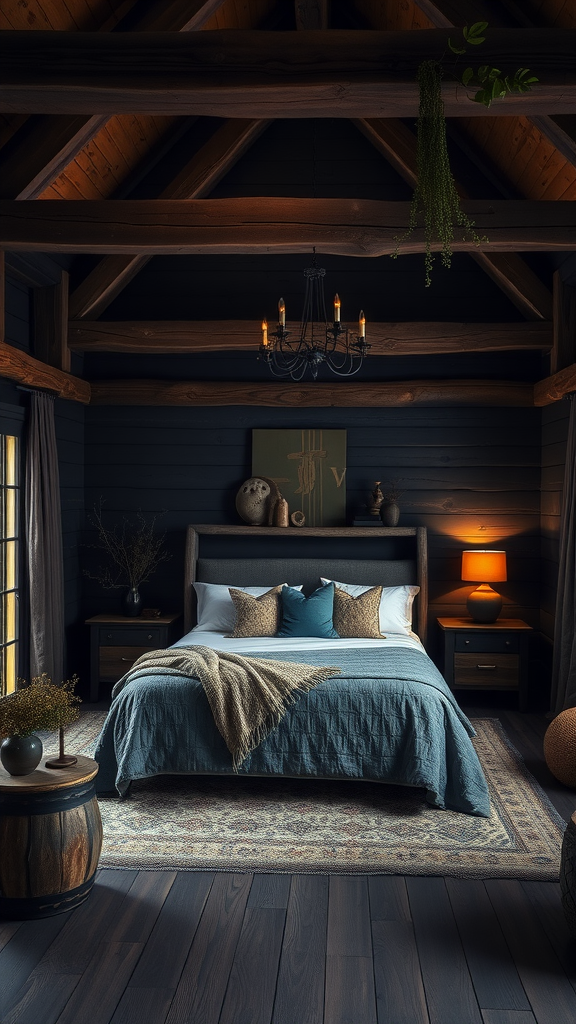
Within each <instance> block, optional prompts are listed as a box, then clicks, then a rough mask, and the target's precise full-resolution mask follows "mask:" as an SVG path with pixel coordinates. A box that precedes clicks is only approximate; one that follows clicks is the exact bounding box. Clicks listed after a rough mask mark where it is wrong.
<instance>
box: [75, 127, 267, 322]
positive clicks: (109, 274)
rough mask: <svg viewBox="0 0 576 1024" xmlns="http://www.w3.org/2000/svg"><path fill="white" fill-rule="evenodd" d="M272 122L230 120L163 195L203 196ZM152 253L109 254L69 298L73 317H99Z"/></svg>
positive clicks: (184, 197)
mask: <svg viewBox="0 0 576 1024" xmlns="http://www.w3.org/2000/svg"><path fill="white" fill-rule="evenodd" d="M269 123H270V122H269V121H246V120H238V121H227V122H226V123H225V124H223V125H222V126H221V127H220V128H218V130H217V131H216V132H215V133H214V135H213V136H212V137H211V138H210V139H209V140H208V142H207V143H206V144H205V145H204V146H202V148H201V149H200V150H199V152H198V153H196V154H195V155H194V156H193V157H192V159H191V160H190V161H189V162H188V163H187V164H186V166H185V167H184V168H183V169H182V170H181V171H180V173H179V174H178V175H177V176H176V177H175V178H174V180H173V181H171V182H170V184H169V185H168V186H167V187H166V188H165V189H164V191H163V192H162V194H161V196H160V198H161V199H172V200H184V199H200V198H201V197H202V196H206V195H208V194H209V192H210V191H211V190H212V189H213V188H214V186H215V185H216V184H217V183H218V182H219V181H220V180H221V178H223V177H224V175H225V174H227V173H228V171H229V170H230V168H231V167H233V165H234V164H235V163H236V162H237V160H239V159H240V157H241V156H242V155H243V154H244V153H245V152H246V150H247V149H248V148H249V147H250V146H251V145H252V143H253V142H254V141H255V140H256V139H257V138H258V137H259V136H260V135H261V134H262V132H263V131H264V130H265V128H267V126H268V124H269ZM149 259H150V257H149V256H146V255H138V256H127V257H122V256H109V257H107V258H105V259H103V260H101V261H100V263H98V264H97V266H96V267H95V268H94V270H93V271H92V272H91V273H90V274H88V276H87V277H86V278H85V279H84V281H82V283H81V284H80V285H78V287H77V288H76V289H75V291H74V292H73V293H72V295H71V297H70V316H71V318H72V319H80V318H81V317H84V316H100V314H101V313H102V312H103V311H104V310H105V309H106V308H107V307H108V306H109V305H110V303H111V302H112V300H113V299H115V298H116V296H117V295H119V294H120V292H121V291H122V290H123V289H124V288H125V287H126V285H127V284H128V283H129V282H130V281H131V280H132V279H133V278H134V277H135V276H136V274H137V273H138V272H139V271H140V270H141V269H142V267H143V266H145V265H146V263H147V262H148V260H149Z"/></svg>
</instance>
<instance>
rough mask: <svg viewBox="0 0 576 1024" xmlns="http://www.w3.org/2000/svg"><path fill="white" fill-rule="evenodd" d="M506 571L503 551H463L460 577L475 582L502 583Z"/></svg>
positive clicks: (505, 577) (505, 576)
mask: <svg viewBox="0 0 576 1024" xmlns="http://www.w3.org/2000/svg"><path fill="white" fill-rule="evenodd" d="M507 578H508V576H507V573H506V552H505V551H463V552H462V579H463V580H470V581H471V582H475V583H503V582H504V580H506V579H507Z"/></svg>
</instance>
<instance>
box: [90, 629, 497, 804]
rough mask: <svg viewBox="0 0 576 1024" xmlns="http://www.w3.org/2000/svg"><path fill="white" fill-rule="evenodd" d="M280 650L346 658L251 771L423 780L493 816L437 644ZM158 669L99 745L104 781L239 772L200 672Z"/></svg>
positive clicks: (447, 799)
mask: <svg viewBox="0 0 576 1024" xmlns="http://www.w3.org/2000/svg"><path fill="white" fill-rule="evenodd" d="M253 656H254V657H262V654H261V653H260V654H258V652H256V651H254V652H253ZM274 658H275V659H277V660H279V661H298V662H305V663H307V664H310V665H335V664H336V665H339V666H340V667H341V669H342V674H341V675H339V676H333V677H331V678H330V679H328V680H326V681H325V682H323V683H320V684H319V685H318V686H317V687H316V688H315V689H313V690H311V691H310V692H309V693H307V694H305V695H303V696H301V697H300V698H299V699H298V700H297V702H296V703H295V704H294V705H292V706H291V707H290V709H289V710H288V711H287V713H286V715H285V717H284V718H283V720H282V722H281V723H280V725H279V726H278V728H276V729H275V730H274V731H273V732H272V733H270V735H269V736H268V737H267V738H266V739H265V740H264V741H263V742H262V743H261V744H260V746H259V747H257V749H256V750H254V751H253V752H252V753H251V754H250V755H249V757H248V758H247V759H246V760H245V761H244V763H243V764H242V767H241V769H240V771H239V774H241V775H284V776H296V777H299V778H310V777H312V778H317V777H323V778H338V779H371V780H374V781H379V782H389V783H396V784H400V785H406V786H417V787H420V788H422V789H424V790H425V791H426V799H427V800H428V802H429V803H431V804H433V805H434V806H436V807H442V808H450V809H451V810H455V811H463V812H465V813H467V814H477V815H482V816H488V815H489V813H490V802H489V797H488V790H487V786H486V781H485V779H484V775H483V773H482V769H481V767H480V763H479V761H478V758H477V756H476V752H475V750H474V748H473V746H472V743H471V741H470V737H471V736H473V735H474V730H473V728H472V726H471V724H470V722H469V721H468V719H467V718H466V716H465V715H464V714H463V713H462V711H461V710H460V709H459V707H458V705H457V704H456V702H455V701H454V698H453V697H452V694H451V692H450V690H449V688H448V686H447V685H446V683H445V681H444V679H443V678H442V676H441V675H440V673H439V672H438V670H437V669H436V668H435V666H434V664H433V663H432V662H431V661H430V659H429V658H428V656H427V655H426V654H424V653H422V652H420V651H415V650H411V649H409V648H401V647H396V648H371V649H363V650H349V649H348V650H342V651H332V650H324V651H313V652H311V651H305V652H304V651H298V652H297V653H296V652H294V651H291V652H286V651H278V652H274ZM148 672H149V673H151V674H145V673H142V674H140V675H139V676H138V677H136V678H134V679H133V680H132V681H131V682H129V683H127V684H126V685H125V686H124V688H123V689H122V690H121V692H120V693H119V694H118V695H117V696H116V697H115V699H114V701H113V703H112V706H111V708H110V713H109V715H108V717H107V719H106V722H105V723H104V727H103V729H102V733H101V736H100V739H99V743H98V748H97V750H96V754H95V757H96V760H97V761H98V763H99V765H100V771H99V773H98V776H97V778H96V783H97V788H98V791H99V792H109V791H111V790H114V788H116V789H117V791H118V792H119V793H120V794H121V795H124V794H125V793H126V792H127V790H128V787H129V785H130V782H131V781H132V780H133V779H145V778H149V777H150V776H153V775H165V774H180V773H184V774H201V775H218V774H231V772H232V758H231V755H230V753H229V751H228V749H227V747H226V744H225V743H224V740H223V739H222V737H221V736H220V733H219V732H218V730H217V729H216V726H215V724H214V719H213V718H212V713H211V711H210V707H209V704H208V700H207V698H206V696H205V693H204V690H203V688H202V686H201V684H200V683H199V682H198V680H196V679H188V678H184V677H182V676H177V675H171V674H169V673H168V672H162V673H159V672H158V670H157V669H149V670H148ZM152 673H153V674H152Z"/></svg>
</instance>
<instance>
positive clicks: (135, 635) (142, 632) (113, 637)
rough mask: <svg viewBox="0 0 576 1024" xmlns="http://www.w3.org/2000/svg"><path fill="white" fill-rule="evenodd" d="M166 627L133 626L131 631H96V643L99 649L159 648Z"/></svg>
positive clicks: (111, 629) (110, 628)
mask: <svg viewBox="0 0 576 1024" xmlns="http://www.w3.org/2000/svg"><path fill="white" fill-rule="evenodd" d="M165 636H166V627H164V628H158V626H156V627H155V626H133V627H132V628H131V629H114V628H113V627H109V628H108V629H99V630H98V642H99V644H100V646H101V647H126V646H130V645H132V644H138V645H142V644H149V645H151V646H152V648H154V647H160V646H163V644H164V638H165Z"/></svg>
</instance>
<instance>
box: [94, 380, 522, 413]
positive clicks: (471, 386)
mask: <svg viewBox="0 0 576 1024" xmlns="http://www.w3.org/2000/svg"><path fill="white" fill-rule="evenodd" d="M91 389H92V393H91V404H92V405H156V406H158V405H160V406H161V405H186V406H205V405H211V406H226V405H243V406H247V405H250V406H268V407H272V408H292V409H293V408H311V407H312V408H316V407H318V408H325V407H335V408H350V407H351V408H366V407H375V408H394V407H407V406H408V407H410V406H415V405H429V406H434V405H446V406H447V405H463V406H469V405H478V406H531V405H532V404H533V385H532V384H525V383H515V382H513V381H469V380H455V381H453V380H450V381H445V380H442V381H440V380H439V381H428V380H413V381H395V382H393V383H389V382H387V383H374V382H372V381H359V382H356V383H354V382H352V381H347V382H346V383H345V384H340V383H338V384H332V383H329V384H326V383H324V382H321V381H316V382H315V383H310V384H302V383H294V381H289V382H284V383H282V384H280V383H276V382H274V381H262V382H259V383H246V384H245V383H241V384H239V383H236V382H232V381H218V382H215V381H214V382H212V381H210V382H206V381H202V382H197V381H167V380H164V381H160V380H117V381H110V380H105V381H98V380H96V381H92V382H91Z"/></svg>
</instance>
